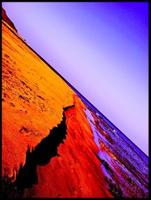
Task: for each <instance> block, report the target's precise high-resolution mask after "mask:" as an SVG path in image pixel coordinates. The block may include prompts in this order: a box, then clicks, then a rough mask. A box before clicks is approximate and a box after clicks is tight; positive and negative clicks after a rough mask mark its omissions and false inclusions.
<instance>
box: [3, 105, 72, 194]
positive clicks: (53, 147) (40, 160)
mask: <svg viewBox="0 0 151 200" xmlns="http://www.w3.org/2000/svg"><path fill="white" fill-rule="evenodd" d="M73 106H74V105H72V106H68V107H65V108H64V111H63V119H62V121H61V123H60V124H59V125H58V126H57V127H54V128H53V129H52V130H51V131H50V133H49V135H48V136H47V137H45V138H44V139H43V140H42V141H41V142H40V143H39V144H38V145H37V146H36V147H35V148H34V149H33V150H32V151H30V149H29V148H28V150H27V152H26V161H25V165H24V166H22V165H20V169H19V172H18V173H17V176H16V180H15V182H14V183H11V182H9V180H7V181H6V180H4V184H5V188H3V189H4V191H3V197H6V198H8V197H9V195H10V193H11V195H10V196H11V197H12V196H13V197H16V194H17V193H18V194H17V197H21V196H22V195H23V191H24V189H25V188H31V187H32V185H33V184H37V183H38V175H37V166H38V165H41V166H42V165H46V164H48V163H49V162H51V158H53V157H55V156H59V154H58V152H57V151H58V147H59V145H60V144H61V143H64V139H66V135H67V131H66V117H65V112H66V111H67V110H68V109H70V108H71V107H73ZM6 185H7V186H6ZM16 192H17V193H16Z"/></svg>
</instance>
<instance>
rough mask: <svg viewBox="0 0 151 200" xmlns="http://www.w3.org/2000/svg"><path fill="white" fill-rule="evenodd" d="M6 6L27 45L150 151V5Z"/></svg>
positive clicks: (141, 147)
mask: <svg viewBox="0 0 151 200" xmlns="http://www.w3.org/2000/svg"><path fill="white" fill-rule="evenodd" d="M2 5H3V7H4V8H5V10H6V12H7V14H8V16H9V17H10V19H11V20H12V21H13V22H14V24H15V26H16V28H17V29H18V32H19V34H20V35H21V36H22V37H23V38H24V39H25V40H26V41H27V43H28V44H29V45H30V46H31V47H32V48H33V49H34V50H35V51H36V52H37V53H38V54H40V55H41V56H42V57H43V58H44V59H45V60H46V61H47V62H48V63H49V64H50V65H51V66H53V68H55V69H56V70H57V71H58V72H59V73H60V74H61V75H62V76H63V77H64V78H65V79H66V80H68V82H70V83H71V84H72V85H73V86H74V87H75V88H76V89H77V90H78V91H79V92H80V93H82V94H83V95H84V96H85V97H86V98H87V99H88V100H89V101H90V102H91V103H92V104H93V105H94V106H96V107H97V108H98V109H99V110H100V111H101V112H102V113H103V114H104V115H105V116H106V117H107V118H108V119H109V120H110V121H111V122H112V123H113V124H115V125H116V126H117V127H118V128H119V129H120V130H121V131H122V132H123V133H124V134H125V135H127V136H128V137H129V138H130V139H131V140H132V141H133V142H134V143H135V144H136V145H137V146H138V147H139V148H140V149H142V150H143V151H144V152H145V153H146V154H147V155H148V3H142V2H140V3H138V2H135V3H123V2H118V3H103V2H102V3H92V2H91V3H81V2H80V3H73V2H72V3H71V2H70V3H50V2H47V3H42V2H39V3H32V2H30V3H26V2H25V3H24V2H22V3H17V2H12V3H10V2H7V3H6V2H5V3H3V4H2Z"/></svg>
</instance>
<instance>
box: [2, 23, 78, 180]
mask: <svg viewBox="0 0 151 200" xmlns="http://www.w3.org/2000/svg"><path fill="white" fill-rule="evenodd" d="M73 94H74V92H73V91H72V90H71V89H70V88H69V87H68V86H67V84H66V83H65V82H64V81H63V80H62V79H61V78H60V77H59V76H58V75H56V74H55V73H54V72H53V71H52V70H51V69H50V68H49V67H48V66H47V65H46V64H45V63H44V62H43V61H41V60H40V58H39V57H38V56H37V55H35V54H34V53H33V52H32V51H31V50H30V49H29V48H28V47H27V45H26V44H25V43H24V42H23V41H22V40H21V39H20V38H18V36H17V34H14V32H12V30H11V29H10V28H9V27H8V26H7V24H6V23H2V135H3V137H2V147H3V148H2V151H3V152H2V165H3V167H2V169H3V170H2V171H3V173H2V174H3V175H8V176H9V177H11V176H12V175H13V170H18V168H19V165H20V164H21V163H22V164H24V161H25V153H26V151H27V147H28V146H30V148H32V147H34V146H35V145H36V144H38V143H39V142H40V141H41V139H42V138H43V137H45V136H46V135H47V134H48V132H49V130H50V129H52V128H53V127H54V126H56V125H57V124H58V123H59V122H60V121H61V119H62V112H63V107H66V106H69V105H72V103H73V97H72V96H73Z"/></svg>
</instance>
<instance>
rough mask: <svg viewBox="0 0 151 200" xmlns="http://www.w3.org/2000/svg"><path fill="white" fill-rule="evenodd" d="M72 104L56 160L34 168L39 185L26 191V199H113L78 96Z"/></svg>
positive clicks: (68, 111)
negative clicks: (63, 139)
mask: <svg viewBox="0 0 151 200" xmlns="http://www.w3.org/2000/svg"><path fill="white" fill-rule="evenodd" d="M73 105H74V107H72V108H69V109H68V110H66V111H65V116H66V126H67V138H66V140H65V141H64V144H61V145H60V146H59V149H58V153H59V157H55V158H53V159H52V160H51V161H50V162H49V163H48V164H47V165H45V166H38V167H37V174H38V184H35V185H34V186H33V188H32V189H30V190H29V191H28V192H29V194H28V195H29V196H30V195H31V194H32V196H33V197H68V198H69V197H111V196H112V195H111V193H110V192H109V191H108V187H107V183H106V182H105V180H104V176H103V173H102V171H101V168H100V162H99V160H98V158H97V156H96V154H97V152H98V148H97V146H96V144H95V143H94V140H93V135H92V131H91V128H90V125H89V123H88V121H87V118H86V115H85V113H84V109H85V106H84V104H83V103H82V102H81V100H80V99H79V98H78V97H77V96H75V97H74V104H73ZM25 195H26V194H25ZM28 195H27V196H28ZM27 196H26V197H27ZM29 196H28V197H29Z"/></svg>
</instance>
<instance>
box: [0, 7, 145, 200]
mask: <svg viewBox="0 0 151 200" xmlns="http://www.w3.org/2000/svg"><path fill="white" fill-rule="evenodd" d="M3 12H4V11H3ZM3 15H4V14H3ZM3 19H4V20H5V22H2V33H3V34H2V177H3V179H2V190H1V191H2V195H3V198H8V197H9V198H15V197H18V198H21V197H66V198H67V197H120V198H122V197H135V198H139V197H148V157H147V156H146V155H145V154H144V153H143V152H142V151H141V150H140V149H139V148H138V147H137V146H136V145H134V144H133V143H132V142H131V141H130V140H129V139H128V138H127V137H126V136H125V135H124V134H123V133H121V131H120V130H119V129H117V128H116V127H115V126H114V125H113V124H112V123H111V122H110V121H109V120H108V119H106V118H105V117H104V116H103V115H102V113H100V112H99V111H98V110H97V109H96V108H95V107H94V106H93V105H92V104H91V103H90V102H88V101H87V100H86V99H85V98H84V97H83V96H82V95H81V94H80V93H79V92H78V91H77V90H76V89H75V88H73V87H72V86H71V85H70V84H69V83H68V82H65V81H64V80H63V79H62V78H61V77H60V76H59V75H58V74H57V73H56V72H55V71H54V70H53V69H52V68H51V67H50V66H48V65H47V64H46V63H45V62H44V61H43V60H42V59H41V58H40V57H39V56H38V55H37V54H36V53H35V52H34V51H33V50H32V49H31V48H30V47H29V46H28V45H27V44H26V43H25V42H24V41H23V40H22V38H21V37H20V36H19V35H18V34H17V33H16V32H14V31H13V30H12V29H11V27H12V26H11V27H10V26H8V24H9V25H10V24H11V23H10V21H9V20H8V19H7V18H6V17H3Z"/></svg>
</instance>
